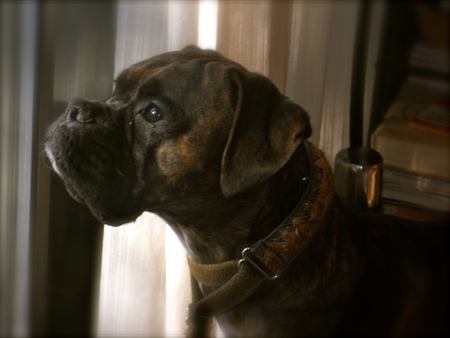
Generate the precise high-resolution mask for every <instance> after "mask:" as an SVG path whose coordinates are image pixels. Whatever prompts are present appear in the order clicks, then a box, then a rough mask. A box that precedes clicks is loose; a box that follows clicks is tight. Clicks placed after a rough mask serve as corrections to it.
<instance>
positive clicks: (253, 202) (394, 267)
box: [45, 46, 448, 337]
mask: <svg viewBox="0 0 450 338" xmlns="http://www.w3.org/2000/svg"><path fill="white" fill-rule="evenodd" d="M310 135H311V126H310V123H309V117H308V114H307V113H306V112H305V111H304V110H303V109H302V108H301V107H300V106H298V105H297V104H295V103H294V102H292V101H291V100H290V99H288V98H287V97H285V96H283V95H281V94H280V92H279V91H278V90H277V88H276V87H275V86H274V84H273V83H272V82H271V81H270V80H268V79H267V78H266V77H264V76H262V75H259V74H256V73H252V72H249V71H248V70H246V69H245V68H244V67H242V66H240V65H239V64H237V63H235V62H233V61H231V60H228V59H226V58H225V57H223V56H222V55H220V54H219V53H217V52H215V51H210V50H201V49H199V48H196V47H192V46H190V47H187V48H185V49H183V50H182V51H178V52H170V53H165V54H162V55H158V56H154V57H152V58H150V59H148V60H145V61H142V62H139V63H137V64H135V65H133V66H131V67H130V68H128V69H126V70H125V71H123V72H122V73H121V74H120V75H119V76H118V78H117V80H116V82H115V89H114V92H113V95H112V97H111V98H110V99H109V100H107V101H106V102H99V101H91V100H86V99H80V98H78V99H75V100H73V101H72V102H70V103H69V105H68V107H67V110H66V112H65V114H63V115H62V116H61V117H60V118H59V119H58V120H57V121H56V122H55V123H54V124H53V125H52V126H51V127H50V128H49V129H48V132H47V135H46V141H45V155H46V158H47V159H48V162H49V164H50V165H51V167H52V168H53V169H54V171H55V172H56V173H57V174H58V175H59V176H61V178H62V179H63V181H64V183H65V185H66V187H67V190H68V191H69V193H70V194H71V195H72V196H73V198H75V199H76V200H77V201H79V202H81V203H85V204H87V205H88V206H89V208H90V210H91V211H92V213H93V214H94V215H95V216H96V217H97V218H98V219H99V220H101V221H102V222H104V223H106V224H109V225H113V226H119V225H121V224H123V223H126V222H131V221H134V220H135V219H136V218H137V217H138V216H139V215H140V214H141V213H142V212H144V211H150V212H153V213H156V214H157V215H159V216H160V217H161V218H163V219H164V220H165V221H166V222H167V223H168V224H169V225H170V226H171V228H172V229H173V231H174V232H175V233H176V234H177V235H178V237H179V239H180V241H181V242H182V244H183V245H184V247H185V248H186V250H187V252H188V256H189V264H190V268H191V272H192V275H193V278H194V279H193V293H194V300H195V301H194V304H193V305H192V309H193V310H192V311H191V312H192V313H191V314H190V318H189V323H190V324H191V325H193V326H194V327H195V326H196V325H197V326H198V327H202V326H203V327H207V324H208V323H209V322H210V318H211V317H212V316H214V318H215V319H216V320H217V322H218V323H219V325H220V327H221V329H222V330H223V332H224V333H225V334H226V335H227V336H240V337H299V336H326V335H331V336H333V335H334V336H339V335H343V336H345V335H374V336H379V335H392V336H413V335H431V334H439V333H442V332H445V330H446V320H447V316H448V312H446V311H447V310H446V302H447V293H446V290H447V286H446V285H447V282H446V280H447V279H446V278H447V270H446V265H445V264H446V263H445V262H444V258H445V255H446V247H445V245H446V243H445V239H446V235H443V234H442V233H441V232H440V230H438V228H436V227H435V226H431V225H429V226H428V225H427V226H425V225H417V224H406V223H405V222H401V221H400V220H394V219H388V218H387V217H381V216H380V217H379V216H375V215H372V216H371V215H356V214H355V215H354V214H351V213H347V211H346V210H344V208H343V207H342V206H341V204H340V202H339V200H338V199H337V198H336V196H335V194H334V191H333V183H332V177H331V171H330V168H329V166H328V164H327V162H326V160H325V158H324V156H323V153H322V152H321V151H320V150H319V149H318V148H317V147H316V146H315V145H313V144H312V143H311V142H309V141H308V140H307V139H308V138H309V136H310ZM444 230H446V229H444ZM436 234H437V235H438V236H437V238H438V239H439V238H440V239H441V241H439V240H435V239H434V237H436V236H435V235H436ZM445 234H446V233H445ZM196 290H198V291H196ZM195 298H196V299H195ZM148 306H152V305H151V304H148ZM190 334H191V336H201V335H207V330H206V329H205V330H203V329H202V330H197V331H196V330H195V329H193V330H191V331H190Z"/></svg>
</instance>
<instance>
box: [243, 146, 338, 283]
mask: <svg viewBox="0 0 450 338" xmlns="http://www.w3.org/2000/svg"><path fill="white" fill-rule="evenodd" d="M305 147H306V149H307V152H308V155H309V156H308V157H309V161H310V168H311V170H310V175H309V177H307V178H304V179H307V180H308V181H309V182H308V188H307V191H306V193H305V194H304V196H303V198H302V199H301V200H300V202H299V203H298V204H297V206H296V208H295V209H294V210H293V211H292V212H291V214H290V215H289V216H288V217H287V218H286V219H285V221H284V222H283V223H282V224H281V225H279V226H278V227H277V228H276V229H275V230H274V231H272V232H271V233H270V234H269V235H268V236H267V237H266V238H264V239H262V240H260V241H258V242H257V243H256V244H254V245H253V246H251V247H248V248H245V249H244V250H243V252H242V256H243V257H244V258H243V259H242V260H241V261H240V264H242V262H244V261H246V262H249V263H250V264H252V265H253V266H254V267H256V268H257V269H258V270H259V271H260V272H262V273H263V275H264V276H266V277H267V278H270V279H274V278H277V277H278V275H279V274H280V273H282V272H283V270H284V269H286V267H287V266H288V265H289V264H290V263H291V262H292V261H293V260H294V259H295V258H296V257H297V256H298V255H299V253H300V252H301V251H302V249H303V248H304V247H305V246H306V244H307V243H308V242H309V240H310V238H311V237H312V236H313V234H314V233H315V231H316V230H317V228H318V227H319V225H320V221H321V219H323V215H324V213H326V212H327V209H328V206H329V204H330V199H331V198H332V196H333V191H334V189H333V182H332V175H331V169H330V166H329V164H328V162H327V160H326V159H325V156H324V154H323V153H322V151H321V150H320V149H319V148H318V147H317V146H315V145H313V144H312V143H310V142H305Z"/></svg>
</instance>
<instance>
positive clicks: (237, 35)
mask: <svg viewBox="0 0 450 338" xmlns="http://www.w3.org/2000/svg"><path fill="white" fill-rule="evenodd" d="M448 20H449V7H448V2H447V1H411V2H408V1H402V2H396V1H370V2H369V1H356V0H355V1H297V0H287V1H284V0H281V1H280V0H277V1H275V0H272V1H269V0H267V1H263V0H260V1H257V0H255V1H232V0H228V1H219V0H197V1H195V0H190V1H182V0H177V1H176V0H168V1H2V2H0V26H1V27H0V107H1V110H0V140H1V144H0V149H1V150H0V151H1V152H0V222H1V223H0V336H2V337H3V336H5V337H11V336H14V337H28V336H58V337H62V336H107V337H110V336H143V337H149V336H159V337H160V336H183V330H184V317H185V315H186V314H185V308H186V305H187V304H188V303H189V297H190V294H189V292H190V291H189V277H188V270H187V267H186V264H185V255H184V253H183V250H182V248H180V246H179V244H178V242H177V240H176V239H174V238H173V234H172V233H171V231H170V230H169V229H168V227H167V226H165V224H163V222H162V221H161V220H159V219H158V218H157V217H155V216H153V215H151V214H148V213H144V214H143V215H142V216H141V217H140V218H139V219H138V220H137V222H136V223H132V224H127V225H125V226H123V227H120V228H112V227H108V226H104V225H102V224H99V223H98V221H96V220H95V219H94V218H93V217H92V216H91V215H90V213H89V211H88V210H87V208H86V207H85V206H83V205H80V204H78V203H76V202H75V201H73V200H72V199H71V198H70V197H69V196H68V194H67V193H66V191H65V188H64V185H63V184H62V182H61V181H60V180H59V178H57V177H56V176H55V174H54V173H51V172H50V170H49V169H48V168H47V167H46V166H45V165H44V164H43V162H42V158H41V152H42V150H43V149H42V139H43V136H44V134H45V130H46V128H47V127H48V126H49V125H50V124H51V122H52V121H53V120H54V119H55V118H56V117H58V116H59V115H60V114H61V113H63V112H64V109H65V107H66V105H67V102H69V101H70V100H71V99H73V98H75V97H82V98H87V99H97V100H104V99H106V98H108V96H109V95H110V94H111V92H112V88H113V79H114V77H115V76H116V75H117V74H118V73H119V72H120V71H121V70H122V69H124V68H126V67H127V66H129V65H131V64H133V63H135V62H137V61H140V60H143V59H146V58H148V57H151V56H153V55H155V54H159V53H162V52H166V51H169V50H176V49H181V48H183V47H184V46H186V45H188V44H195V45H199V46H200V47H202V48H211V49H216V50H218V51H219V52H221V53H222V54H223V55H225V56H226V57H228V58H231V59H233V60H235V61H237V62H239V63H241V64H243V65H244V66H245V67H247V68H248V69H249V70H252V71H256V72H260V73H262V74H264V75H266V76H268V77H269V78H270V79H271V80H272V81H273V82H274V83H275V84H276V85H277V86H278V88H279V89H280V90H281V91H282V92H283V93H285V94H286V95H287V96H289V97H290V98H292V99H293V100H294V101H296V102H297V103H298V104H300V105H301V106H303V107H304V108H305V110H306V111H308V112H309V114H310V115H311V121H312V124H313V129H314V132H313V136H312V141H313V142H315V143H317V144H318V145H319V146H320V147H321V148H322V149H323V150H324V151H325V153H326V154H327V156H328V159H329V160H330V162H331V164H333V162H334V157H335V155H336V154H337V152H338V151H339V150H341V149H343V148H346V147H348V146H350V145H353V146H361V145H365V146H367V145H370V144H371V142H372V143H373V142H374V141H373V140H372V141H371V138H372V134H374V132H375V131H376V130H377V128H378V127H379V126H380V124H381V123H382V121H383V118H384V117H385V115H386V113H387V112H388V111H389V108H390V107H391V105H392V104H393V102H394V101H395V99H396V97H397V95H398V93H399V91H400V90H401V88H402V87H403V86H404V84H405V83H413V84H414V85H418V86H426V87H427V88H429V89H430V90H432V91H435V92H437V93H438V94H436V95H437V96H436V97H438V98H439V97H441V96H442V95H444V96H445V93H447V95H448V90H449V85H448V75H449V67H448V51H449V45H448V44H449V39H448V31H449V27H448ZM442 93H443V94H442ZM444 108H445V107H444ZM445 109H447V112H448V106H447V108H445ZM445 109H444V110H445ZM445 116H447V115H445ZM427 135H428V134H427ZM430 137H431V136H430ZM433 137H434V136H433ZM436 137H437V136H436ZM445 137H446V136H445V135H444V138H443V139H442V141H441V142H440V144H443V150H442V151H443V154H444V155H443V156H438V157H442V158H443V161H444V163H443V164H442V163H441V165H443V166H444V168H449V165H448V156H447V155H445V154H446V153H445V152H447V153H449V152H448V150H449V149H450V148H449V141H448V140H449V138H445ZM388 144H389V143H388ZM383 156H387V157H389V154H388V153H386V154H383ZM445 161H447V162H445ZM387 165H388V166H389V163H387ZM436 165H437V164H436ZM398 166H399V165H398V164H396V165H393V166H392V167H395V168H396V170H397V169H398ZM431 166H435V165H434V164H433V163H432V164H431ZM410 169H411V170H412V168H409V167H406V168H403V169H402V170H404V171H405V172H409V173H410V172H411V170H410ZM444 170H445V169H444ZM441 171H442V170H441ZM400 172H402V171H401V170H400ZM449 172H450V171H449ZM394 173H395V172H394ZM438 174H439V173H438ZM420 175H422V176H418V174H417V175H416V176H414V177H413V178H412V180H413V184H412V186H413V188H417V187H418V186H420V187H423V182H428V183H429V182H431V183H434V184H436V182H437V183H438V185H439V186H440V187H441V188H442V187H444V188H445V187H447V188H446V189H447V190H445V189H444V190H443V191H441V190H442V189H441V190H439V192H436V191H435V190H432V191H431V193H432V194H433V193H434V194H435V195H436V194H437V195H439V198H441V199H442V198H444V200H443V201H444V202H443V207H442V208H440V210H439V211H441V212H442V211H449V210H446V208H447V207H448V205H449V203H448V201H449V196H450V192H449V191H450V189H449V188H448V187H449V182H450V178H448V177H439V178H438V179H437V181H433V180H434V179H436V177H435V176H436V175H434V174H433V173H430V174H429V175H428V174H427V173H425V174H424V173H423V172H421V173H420ZM427 175H428V176H427ZM444 176H445V175H444ZM424 180H425V181H424ZM430 180H431V181H430ZM419 181H420V182H421V183H420V182H419ZM417 182H419V183H420V184H418V183H417ZM410 185H411V183H410ZM416 190H417V189H416ZM408 194H409V195H410V193H408ZM408 194H406V195H408ZM418 194H419V195H418V196H419V197H420V196H422V195H421V194H422V191H419V192H418ZM404 196H405V194H404V195H403V197H402V196H400V197H399V196H397V197H395V198H396V203H397V206H394V207H393V208H394V209H392V208H391V209H390V212H392V213H394V214H395V213H396V212H397V213H399V210H400V209H398V208H399V207H398V205H399V204H401V205H403V204H405V202H407V203H410V202H411V201H405V200H404V199H403V200H402V198H404ZM419 199H420V198H419ZM413 202H414V203H415V205H416V206H419V205H420V201H418V200H417V201H413ZM414 203H413V204H414ZM421 207H424V206H423V205H422V206H421ZM395 208H397V209H395ZM419 209H420V208H419ZM449 209H450V208H449ZM401 210H404V209H401ZM408 210H411V209H408ZM422 214H423V213H422Z"/></svg>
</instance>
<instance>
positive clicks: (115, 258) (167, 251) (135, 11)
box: [95, 1, 378, 337]
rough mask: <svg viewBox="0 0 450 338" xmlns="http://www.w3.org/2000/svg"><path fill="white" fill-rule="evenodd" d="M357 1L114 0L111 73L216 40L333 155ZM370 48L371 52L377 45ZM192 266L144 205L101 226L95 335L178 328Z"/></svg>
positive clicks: (343, 128) (342, 137) (174, 332)
mask: <svg viewBox="0 0 450 338" xmlns="http://www.w3.org/2000/svg"><path fill="white" fill-rule="evenodd" d="M359 6H360V3H359V2H356V1H223V2H222V1H166V2H159V1H148V2H144V1H143V2H140V1H119V2H118V5H117V18H116V20H117V25H116V28H117V29H116V47H115V66H114V69H115V74H116V75H117V74H118V73H119V72H120V71H121V70H122V69H124V68H125V67H127V66H129V65H131V64H132V63H134V62H137V61H140V60H143V59H146V58H148V57H150V56H152V55H155V54H159V53H162V52H166V51H169V50H176V49H180V48H182V47H184V46H185V45H188V44H197V45H199V46H200V47H204V48H205V47H206V48H213V49H217V50H218V51H219V52H221V53H222V54H224V55H225V56H227V57H229V58H231V59H233V60H235V61H237V62H239V63H241V64H243V65H244V66H245V67H246V68H248V69H249V70H251V71H256V72H259V73H262V74H264V75H266V76H268V77H269V78H271V79H272V81H274V83H275V84H276V85H277V86H278V88H279V89H280V90H281V91H282V92H284V93H285V94H286V95H287V96H289V97H290V98H292V99H293V100H294V101H295V102H297V103H299V104H300V105H301V106H303V107H304V108H305V109H306V111H308V112H309V114H310V116H311V121H312V125H313V130H314V132H313V135H312V141H313V142H315V143H316V144H318V145H319V147H320V148H321V149H323V150H324V151H325V153H326V154H327V156H328V159H329V160H330V163H333V159H334V157H335V155H336V153H337V152H338V151H339V150H341V149H342V148H345V147H347V146H349V102H350V85H351V83H350V81H351V70H352V58H353V49H354V41H355V32H356V29H357V19H358V10H359ZM373 34H375V35H376V34H378V33H377V32H376V31H375V33H373ZM371 53H372V54H371V55H376V53H377V51H376V48H375V47H374V48H372V52H371ZM369 59H370V58H369ZM370 60H371V62H373V58H372V59H370ZM370 66H371V67H369V68H370V70H371V71H372V69H373V65H370ZM368 81H369V82H370V78H369V80H368ZM188 273H189V272H188V268H187V264H186V257H185V252H184V250H183V248H181V246H180V244H179V243H178V241H177V239H176V238H175V236H174V235H173V234H172V232H171V230H170V228H169V227H168V226H167V225H165V224H164V222H162V221H161V220H160V219H159V218H158V217H157V216H155V215H152V214H150V213H144V214H143V215H142V216H141V217H140V218H139V219H138V220H137V221H136V222H135V223H130V224H127V225H124V226H122V227H119V228H113V227H108V226H106V227H105V229H104V238H103V249H102V266H101V278H100V286H99V294H98V309H97V318H96V322H97V325H96V328H95V335H97V336H100V337H102V336H105V337H111V336H127V337H131V336H143V337H144V336H145V337H150V336H157V337H161V336H170V337H172V336H183V332H184V329H185V325H184V318H185V316H186V306H187V304H188V303H189V302H190V286H189V276H188Z"/></svg>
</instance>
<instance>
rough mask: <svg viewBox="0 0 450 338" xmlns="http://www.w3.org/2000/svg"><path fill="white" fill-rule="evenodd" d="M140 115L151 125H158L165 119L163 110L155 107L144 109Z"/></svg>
mask: <svg viewBox="0 0 450 338" xmlns="http://www.w3.org/2000/svg"><path fill="white" fill-rule="evenodd" d="M139 113H140V114H141V115H142V116H143V117H144V118H145V119H146V120H147V121H148V122H150V123H156V122H158V121H160V120H162V119H163V118H164V116H163V114H162V112H161V110H160V109H159V108H158V107H155V106H151V107H148V108H145V109H142V110H141V111H140V112H139Z"/></svg>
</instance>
